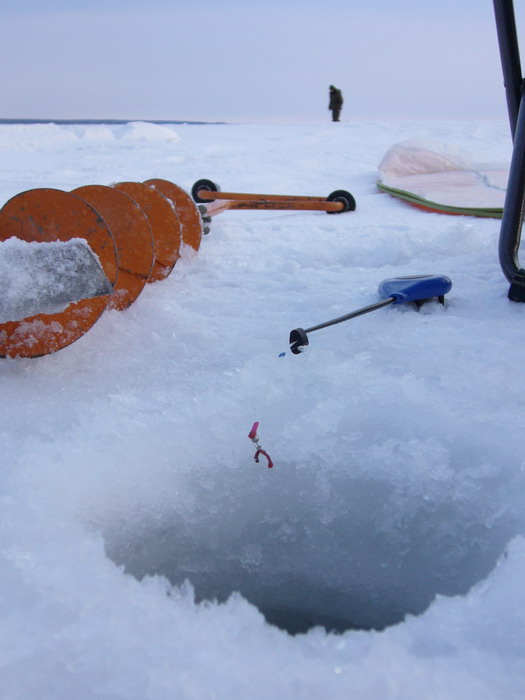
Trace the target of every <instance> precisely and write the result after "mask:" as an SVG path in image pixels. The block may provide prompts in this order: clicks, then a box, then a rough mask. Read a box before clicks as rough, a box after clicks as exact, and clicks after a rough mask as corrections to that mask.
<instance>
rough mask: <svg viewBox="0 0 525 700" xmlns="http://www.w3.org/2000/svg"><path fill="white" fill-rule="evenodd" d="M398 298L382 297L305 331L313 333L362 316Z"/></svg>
mask: <svg viewBox="0 0 525 700" xmlns="http://www.w3.org/2000/svg"><path fill="white" fill-rule="evenodd" d="M395 300H396V297H388V298H387V299H382V300H381V301H377V302H376V303H375V304H370V306H363V308H362V309H357V311H352V312H351V313H349V314H345V315H344V316H339V317H338V318H334V319H333V320H332V321H326V322H325V323H320V324H319V325H317V326H312V327H311V328H305V333H312V331H318V330H320V329H321V328H327V327H328V326H335V325H336V323H342V322H343V321H349V320H350V319H351V318H356V317H357V316H362V315H363V314H368V313H370V311H375V310H376V309H380V308H382V307H383V306H388V305H389V304H392V303H393V302H394V301H395Z"/></svg>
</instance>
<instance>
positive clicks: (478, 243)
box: [0, 122, 525, 700]
mask: <svg viewBox="0 0 525 700" xmlns="http://www.w3.org/2000/svg"><path fill="white" fill-rule="evenodd" d="M335 127H336V128H334V125H332V124H329V123H327V124H311V125H286V126H282V125H281V126H280V125H237V126H233V125H227V126H218V125H217V126H191V125H178V126H177V133H178V134H179V135H180V140H179V141H172V142H167V141H166V140H165V139H164V136H163V135H158V136H156V135H155V134H154V133H153V132H152V133H151V134H150V136H149V137H148V138H147V139H144V140H142V141H136V142H133V141H131V142H130V141H125V142H124V141H123V140H122V139H118V138H115V139H113V140H108V139H107V134H105V135H101V137H100V138H97V136H96V134H95V133H93V134H92V135H90V134H89V133H88V132H89V128H88V127H86V132H85V133H84V134H83V135H82V136H81V137H80V136H79V132H78V131H73V132H72V134H73V136H72V137H71V138H69V134H70V132H69V129H74V127H61V129H59V130H58V132H55V133H56V134H57V138H56V142H55V143H53V140H52V138H51V137H50V138H49V140H48V142H45V143H43V145H42V146H41V147H40V148H38V149H37V148H36V147H35V146H34V145H32V144H34V142H35V140H36V139H33V137H32V136H31V133H30V130H29V131H27V130H26V131H25V132H24V134H23V138H22V134H21V132H20V131H16V130H14V131H13V132H12V142H11V146H10V147H9V148H6V149H5V150H4V154H5V156H4V157H3V159H2V164H1V165H0V173H1V177H0V188H1V192H2V193H3V195H4V196H5V199H7V198H8V197H9V196H12V195H13V194H15V193H16V191H14V187H15V184H16V186H17V188H18V190H22V189H29V188H30V187H36V186H42V185H43V184H48V185H50V186H56V187H59V188H63V189H73V188H74V187H78V186H80V185H83V184H86V179H87V178H88V177H89V179H90V181H91V182H99V183H101V184H106V183H109V182H113V181H117V180H122V179H129V180H137V181H143V180H146V179H148V178H150V177H160V178H166V179H168V180H172V181H173V182H176V183H177V184H179V185H181V186H183V187H185V188H186V189H191V186H192V184H193V182H195V181H196V180H197V179H199V178H202V177H204V176H206V177H209V178H210V179H213V180H214V181H216V182H218V183H219V184H220V185H221V186H222V188H223V189H224V190H226V189H230V190H233V191H236V190H237V191H240V192H242V191H246V192H268V193H289V194H317V195H326V194H328V193H329V192H331V191H333V190H334V189H338V188H344V189H347V190H349V191H350V192H352V194H353V195H354V196H355V198H356V200H357V210H356V212H354V213H349V214H345V215H340V216H327V215H326V214H324V213H309V212H304V213H298V212H286V211H281V212H275V211H274V212H260V211H259V212H257V211H254V212H252V211H231V212H225V213H224V214H221V215H220V216H218V217H216V218H215V219H214V221H213V223H212V231H211V233H210V235H209V236H207V237H206V239H205V240H204V241H203V244H202V246H201V249H200V250H199V252H198V254H197V255H196V256H193V257H192V259H190V258H189V257H183V258H182V259H181V260H179V261H178V262H177V265H176V267H175V269H174V272H173V273H172V274H171V275H170V277H168V278H167V279H166V280H164V281H162V282H159V283H156V284H154V285H148V287H147V289H145V290H144V292H143V294H142V295H141V297H140V299H139V300H137V302H136V303H135V304H134V305H133V306H131V307H130V308H129V309H128V310H126V311H125V312H122V313H119V312H116V311H111V312H107V313H105V314H104V315H103V316H102V318H101V319H100V320H99V321H98V322H97V323H96V324H95V325H94V326H93V328H92V329H91V330H90V331H89V332H88V333H86V334H85V335H84V336H83V337H82V338H81V339H80V340H79V341H77V342H76V343H74V344H73V345H71V346H70V347H67V348H65V349H64V350H62V351H60V352H59V353H56V354H54V355H48V356H46V357H42V358H39V359H35V360H24V359H15V360H7V361H3V362H2V364H1V366H0V392H1V396H2V408H3V414H2V422H1V430H2V463H1V469H2V478H1V480H0V484H1V487H0V502H1V512H2V519H1V522H0V590H1V595H0V601H1V603H0V606H1V615H0V630H1V635H0V645H1V647H0V648H1V654H0V683H1V687H2V692H3V694H4V695H5V697H9V698H16V699H20V700H22V699H23V700H27V699H28V698H33V697H38V698H45V699H46V700H47V698H49V699H51V698H52V699H53V700H62V698H64V700H65V699H66V698H67V700H71V698H75V700H77V699H79V700H88V699H89V700H91V699H93V700H94V698H108V699H110V698H111V700H114V699H116V698H124V699H126V700H129V699H133V700H135V699H136V700H148V699H151V700H164V699H166V700H168V699H170V700H171V699H172V698H174V697H176V698H181V699H184V700H186V699H188V700H189V699H190V698H191V699H193V698H198V699H199V700H200V699H201V698H208V697H209V698H212V697H214V698H219V699H221V700H222V699H223V698H224V699H226V698H228V699H230V698H232V697H243V698H248V699H249V700H259V698H260V699H261V700H262V699H263V698H264V699H265V700H266V698H283V699H285V700H288V699H289V700H296V699H297V698H303V697H304V698H308V699H309V700H317V699H319V700H321V699H323V700H324V699H325V698H328V697H329V698H333V699H335V700H339V699H341V700H343V699H344V700H348V698H354V699H357V700H365V699H366V700H370V698H374V700H393V699H395V698H403V700H421V698H432V700H436V699H437V700H441V699H442V700H451V699H452V700H459V699H461V700H470V699H472V700H474V699H475V700H489V699H490V700H494V698H498V700H499V698H505V700H521V699H522V697H523V688H524V687H525V619H524V610H525V605H524V603H525V601H524V588H523V578H524V575H525V539H524V531H525V522H524V521H525V515H524V513H525V509H524V496H525V483H524V480H525V471H524V460H523V450H522V442H523V440H522V435H523V417H522V416H523V407H524V406H523V401H524V399H523V397H524V396H525V391H524V389H525V385H524V382H525V380H524V378H523V373H522V372H521V371H520V367H519V364H518V363H519V357H520V348H521V347H523V344H524V341H525V326H524V324H523V314H524V313H525V307H524V306H523V305H517V304H513V303H511V302H509V301H508V299H507V296H506V295H507V287H508V285H507V282H506V281H505V279H504V277H503V274H502V272H501V270H500V268H499V263H498V255H497V243H498V235H499V222H498V221H497V220H486V219H483V220H478V219H472V218H468V217H452V216H450V217H449V216H444V215H438V214H427V213H423V212H421V211H418V210H416V209H413V208H411V207H409V206H408V205H406V204H405V203H403V202H401V201H398V200H395V199H393V198H391V197H388V196H387V195H383V194H380V193H378V192H377V191H376V187H375V182H376V179H377V165H378V163H379V162H380V160H381V158H382V156H383V154H384V153H385V152H386V151H387V149H388V148H389V146H390V145H392V144H394V143H397V142H399V141H402V140H405V139H410V138H418V139H430V138H432V139H438V140H440V141H442V142H450V143H451V144H452V145H457V146H458V147H461V148H462V149H463V150H466V151H469V152H473V153H474V154H475V157H476V158H477V159H479V160H484V161H485V160H486V161H491V160H494V159H496V160H506V159H508V156H509V153H510V148H511V141H510V135H509V130H508V126H507V124H491V123H468V124H467V123H465V124H463V123H445V122H439V123H395V124H386V123H380V122H378V123H374V124H364V123H363V124H360V123H344V122H343V123H340V124H337V125H335ZM6 128H7V127H5V128H4V131H2V133H1V134H0V136H2V139H4V142H6V141H9V136H8V132H6V131H5V129H6ZM35 128H36V127H35ZM48 136H49V134H48ZM429 272H436V273H439V274H447V275H448V276H450V278H451V279H452V281H453V285H454V286H453V289H452V291H451V292H450V294H449V295H448V296H447V303H446V305H445V306H444V307H442V306H440V305H439V304H428V305H426V306H424V307H422V309H421V311H419V312H416V311H415V310H413V309H412V308H410V307H405V306H404V305H403V306H397V307H396V306H390V307H387V308H384V309H380V310H378V311H376V312H374V313H371V314H368V315H366V316H363V317H360V318H357V319H354V320H352V321H350V322H348V323H344V324H340V325H338V326H335V327H333V328H327V329H325V330H322V331H319V332H318V333H315V334H313V335H312V338H311V342H310V346H309V348H308V352H307V353H304V354H302V355H299V356H292V355H291V354H290V352H288V348H287V341H288V334H289V332H290V330H291V329H293V328H296V327H298V326H302V327H309V326H311V325H313V324H316V323H319V322H322V321H323V320H326V319H328V318H335V317H337V316H340V315H342V314H344V313H347V312H349V311H351V310H352V309H355V308H359V307H361V306H365V305H367V304H370V303H373V302H375V301H377V287H378V284H379V282H381V280H383V279H386V278H389V277H395V276H400V275H411V274H422V273H429ZM283 351H285V352H286V354H285V355H284V357H279V355H280V354H281V353H282V352H283ZM254 421H259V423H260V425H259V430H258V433H259V438H260V441H261V444H262V445H263V447H264V448H265V449H266V450H267V451H268V452H269V454H270V455H271V457H272V459H273V461H274V464H275V466H274V468H273V469H271V470H269V469H267V468H266V465H265V463H264V462H262V463H261V464H255V462H254V461H253V455H254V446H253V444H252V443H251V442H250V440H249V439H248V438H247V435H248V432H249V430H250V428H251V426H252V424H253V422H254ZM115 562H116V564H115ZM126 572H128V573H126ZM131 574H134V575H131ZM159 574H161V575H159ZM143 576H144V578H142V577H143ZM185 579H187V580H188V581H189V583H182V582H183V581H184V580H185ZM170 581H171V582H172V583H171V582H170ZM235 591H240V593H239V592H235ZM213 598H217V599H218V601H224V602H214V601H213ZM210 599H211V600H210ZM201 600H202V602H199V601H201ZM250 601H251V602H250ZM265 615H266V616H267V617H268V618H269V619H270V620H272V621H273V622H274V623H276V624H268V623H267V622H266V621H265V617H264V616H265ZM311 623H321V624H323V625H326V626H328V627H335V628H338V629H340V628H347V627H349V628H350V627H356V626H357V627H361V628H362V629H349V630H348V631H346V632H344V633H340V634H334V633H330V634H329V633H327V632H326V631H325V629H324V628H323V627H317V628H315V629H310V630H309V631H308V632H306V633H304V634H298V635H295V636H291V635H290V634H288V633H287V632H285V631H283V630H282V629H280V627H287V628H288V629H291V630H294V629H304V628H306V627H307V626H308V625H309V624H311ZM392 623H397V624H392ZM277 625H279V626H277ZM385 625H386V627H385ZM369 627H374V628H377V629H368V628H369ZM380 628H382V631H378V630H379V629H380Z"/></svg>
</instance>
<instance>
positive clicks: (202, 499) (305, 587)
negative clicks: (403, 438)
mask: <svg viewBox="0 0 525 700" xmlns="http://www.w3.org/2000/svg"><path fill="white" fill-rule="evenodd" d="M272 476H273V475H272ZM449 476H450V474H449ZM396 478H397V480H398V482H401V483H396V482H395V479H394V480H392V479H387V478H383V479H381V478H370V477H369V476H365V475H364V474H361V475H358V476H356V475H349V474H348V470H346V469H345V467H344V465H332V466H331V467H330V468H324V469H320V468H318V469H317V471H315V470H314V469H311V470H308V469H302V468H301V467H299V466H294V465H288V472H285V473H284V474H280V475H279V476H277V477H276V478H269V475H268V476H267V475H266V473H265V472H264V469H263V468H261V469H260V470H259V471H258V472H257V474H256V476H254V472H252V471H251V470H250V475H249V476H246V472H241V476H240V477H239V474H238V473H236V474H232V473H227V472H226V473H225V474H223V475H214V476H210V475H209V474H208V475H207V477H206V478H205V479H203V478H202V475H201V477H199V475H198V474H197V475H194V476H193V477H192V478H191V479H189V482H187V483H186V484H185V485H183V486H182V487H181V485H180V484H179V487H178V489H177V491H176V493H175V492H174V493H173V502H172V503H171V505H169V506H166V505H165V504H164V505H163V506H160V505H159V504H157V506H155V507H150V508H148V509H146V510H145V511H139V510H137V511H136V512H134V513H133V516H131V515H130V514H129V513H128V514H127V515H125V516H123V515H122V514H120V515H119V517H118V518H116V520H115V522H114V523H113V524H112V525H111V526H109V527H107V528H106V532H105V538H106V545H107V552H108V556H109V557H110V558H111V559H112V560H113V561H115V562H116V563H118V564H119V565H123V566H124V568H125V570H126V571H127V572H128V573H130V574H132V575H133V576H135V577H137V578H139V579H141V578H142V577H144V576H146V575H152V574H160V575H163V576H165V577H167V578H168V579H169V581H171V583H172V584H174V585H181V584H183V583H184V582H185V581H189V582H190V583H191V585H192V586H193V588H194V590H195V595H196V600H197V601H202V600H216V601H219V602H222V601H225V600H227V599H228V597H229V596H230V595H231V594H232V593H233V592H239V593H240V594H241V595H242V596H243V597H244V598H246V599H247V600H248V601H250V602H251V603H252V604H254V605H255V606H257V608H258V609H259V610H260V611H261V612H262V613H263V615H264V616H265V618H266V620H267V621H268V622H269V623H271V624H273V625H276V626H277V627H279V628H281V629H284V630H287V631H288V632H289V633H292V634H297V633H302V632H306V631H307V630H309V629H310V628H312V627H314V626H322V627H324V628H326V629H327V630H332V631H336V632H343V631H345V630H348V629H355V628H358V629H383V628H385V627H387V626H389V625H393V624H395V623H398V622H400V621H401V620H402V619H403V618H404V617H405V616H406V615H407V614H419V613H421V612H423V611H424V610H425V609H426V608H427V607H428V605H429V604H430V602H431V601H432V600H433V598H434V597H435V596H436V595H437V594H443V595H456V594H464V593H466V592H467V591H468V590H469V588H470V587H471V586H472V585H473V584H475V583H476V582H478V581H479V580H481V579H483V578H485V577H486V576H487V574H488V573H489V572H490V571H491V569H492V568H493V566H494V565H495V563H496V560H497V559H498V557H499V556H500V554H501V552H502V551H503V550H504V548H505V545H506V543H507V542H508V540H509V539H510V538H511V537H512V536H513V535H514V534H515V532H516V526H515V523H513V520H512V517H511V516H510V515H509V511H508V509H505V508H501V507H500V504H499V501H498V498H499V497H498V496H497V495H496V494H495V492H494V491H492V492H490V491H485V490H484V488H483V480H481V481H480V482H479V484H477V485H476V487H475V488H473V486H472V483H473V482H472V480H471V478H470V477H469V478H465V479H464V480H463V481H461V480H459V481H457V480H456V481H455V482H454V483H451V482H450V481H447V479H444V478H443V475H442V474H441V475H440V474H437V475H436V473H433V474H432V473H430V474H423V473H422V474H421V475H418V478H417V479H411V478H408V479H407V478H404V479H402V478H401V476H400V474H397V475H396ZM452 478H453V477H452ZM500 495H501V494H500Z"/></svg>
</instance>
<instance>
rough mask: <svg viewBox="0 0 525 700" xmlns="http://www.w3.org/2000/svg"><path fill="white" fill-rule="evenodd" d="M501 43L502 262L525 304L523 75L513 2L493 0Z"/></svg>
mask: <svg viewBox="0 0 525 700" xmlns="http://www.w3.org/2000/svg"><path fill="white" fill-rule="evenodd" d="M493 4H494V14H495V17H496V27H497V33H498V43H499V49H500V56H501V65H502V69H503V79H504V84H505V91H506V96H507V109H508V113H509V122H510V130H511V134H512V139H513V142H514V144H513V149H512V160H511V164H510V172H509V181H508V184H507V194H506V197H505V204H504V207H503V217H502V220H501V228H500V237H499V260H500V265H501V269H502V270H503V274H504V275H505V277H506V278H507V279H508V280H509V282H511V286H510V289H509V294H508V296H509V299H511V300H512V301H521V302H525V270H523V269H521V267H520V263H519V259H518V251H519V247H520V239H521V229H522V226H523V216H524V202H525V105H524V99H523V75H522V72H521V62H520V54H519V45H518V37H517V32H516V21H515V17H514V5H513V0H493Z"/></svg>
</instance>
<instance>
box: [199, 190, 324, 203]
mask: <svg viewBox="0 0 525 700" xmlns="http://www.w3.org/2000/svg"><path fill="white" fill-rule="evenodd" d="M198 195H199V197H200V198H201V199H211V200H212V201H213V200H215V199H234V200H242V199H251V200H254V201H257V202H326V197H312V196H309V195H300V194H291V195H288V194H249V193H246V192H218V191H214V190H199V192H198Z"/></svg>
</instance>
